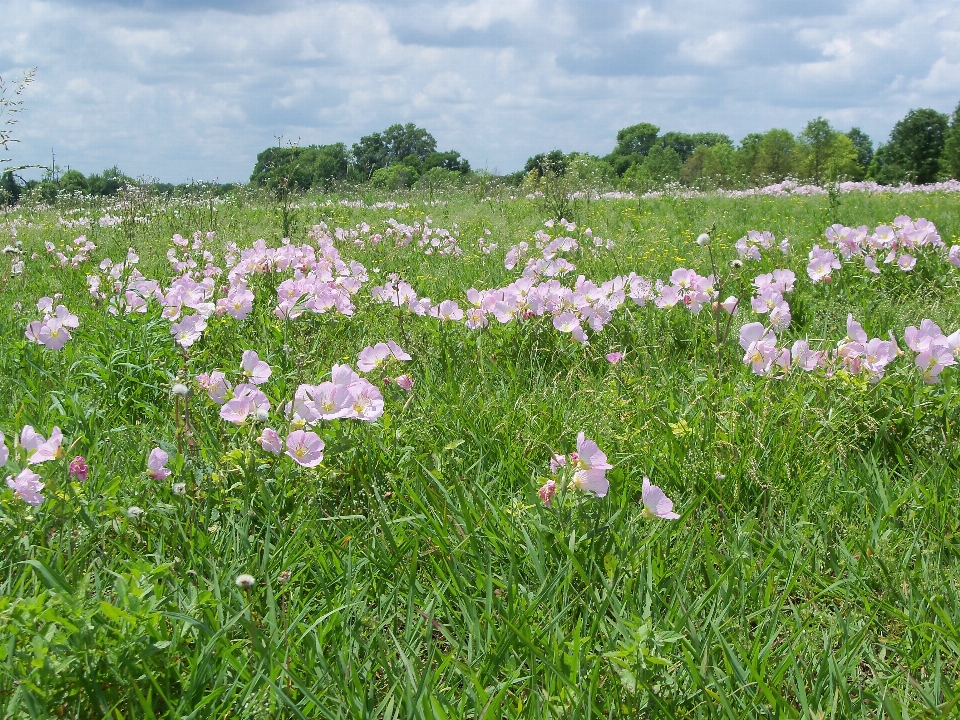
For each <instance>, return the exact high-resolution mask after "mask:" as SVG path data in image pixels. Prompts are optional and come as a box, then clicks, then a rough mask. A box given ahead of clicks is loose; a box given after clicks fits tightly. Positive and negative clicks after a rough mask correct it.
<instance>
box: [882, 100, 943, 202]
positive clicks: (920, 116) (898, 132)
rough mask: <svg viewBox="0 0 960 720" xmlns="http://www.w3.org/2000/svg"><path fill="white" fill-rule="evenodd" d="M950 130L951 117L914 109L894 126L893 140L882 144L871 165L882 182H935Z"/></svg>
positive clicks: (928, 109)
mask: <svg viewBox="0 0 960 720" xmlns="http://www.w3.org/2000/svg"><path fill="white" fill-rule="evenodd" d="M947 129H948V121H947V116H946V115H944V114H943V113H939V112H937V111H936V110H931V109H930V108H921V109H920V110H911V111H910V112H908V113H907V116H906V117H905V118H904V119H903V120H901V121H900V122H898V123H897V124H896V125H894V126H893V131H892V132H891V133H890V141H889V142H888V143H886V144H885V145H883V146H881V148H879V149H878V150H877V153H876V155H875V156H874V159H873V163H872V164H871V166H870V176H871V177H873V178H874V179H875V180H877V181H878V182H886V183H890V182H902V181H903V180H908V181H909V182H913V183H919V184H923V183H931V182H935V181H936V179H937V176H938V174H939V171H940V155H941V154H942V153H943V148H944V144H945V140H946V137H945V136H946V134H947Z"/></svg>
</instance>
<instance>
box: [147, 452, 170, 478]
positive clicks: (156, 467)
mask: <svg viewBox="0 0 960 720" xmlns="http://www.w3.org/2000/svg"><path fill="white" fill-rule="evenodd" d="M169 459H170V456H169V455H167V454H166V453H165V452H164V451H163V450H161V449H160V448H158V447H156V448H154V449H153V450H151V451H150V456H149V457H148V458H147V475H149V476H150V477H152V478H153V479H154V480H164V479H166V478H168V477H170V475H171V470H170V468H168V467H167V460H169Z"/></svg>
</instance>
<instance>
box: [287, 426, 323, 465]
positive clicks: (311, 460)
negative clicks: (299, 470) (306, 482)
mask: <svg viewBox="0 0 960 720" xmlns="http://www.w3.org/2000/svg"><path fill="white" fill-rule="evenodd" d="M286 444H287V455H289V456H290V457H291V458H293V459H294V461H295V462H296V463H297V464H299V465H302V466H303V467H316V466H317V465H319V464H320V463H321V462H323V448H324V442H323V440H321V439H320V436H319V435H317V434H316V433H314V432H306V431H304V430H294V431H293V432H291V433H290V434H289V435H287V442H286Z"/></svg>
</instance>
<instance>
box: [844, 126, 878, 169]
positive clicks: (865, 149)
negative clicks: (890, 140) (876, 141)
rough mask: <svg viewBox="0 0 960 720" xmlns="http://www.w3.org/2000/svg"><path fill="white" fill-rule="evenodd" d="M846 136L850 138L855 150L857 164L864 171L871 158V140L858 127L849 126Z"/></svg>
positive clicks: (868, 165)
mask: <svg viewBox="0 0 960 720" xmlns="http://www.w3.org/2000/svg"><path fill="white" fill-rule="evenodd" d="M847 137H848V138H850V142H852V143H853V147H854V148H856V150H857V164H858V165H859V166H860V168H861V171H862V172H863V173H866V171H867V168H868V167H870V161H871V160H873V141H872V140H871V139H870V136H869V135H867V134H866V133H865V132H864V131H863V130H861V129H860V128H858V127H855V128H850V132H848V133H847Z"/></svg>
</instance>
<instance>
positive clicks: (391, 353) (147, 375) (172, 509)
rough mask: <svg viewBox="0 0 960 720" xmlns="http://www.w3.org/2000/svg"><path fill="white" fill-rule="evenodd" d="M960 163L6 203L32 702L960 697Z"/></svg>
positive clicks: (735, 711) (5, 689) (670, 702)
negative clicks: (637, 192) (916, 185)
mask: <svg viewBox="0 0 960 720" xmlns="http://www.w3.org/2000/svg"><path fill="white" fill-rule="evenodd" d="M956 189H957V188H953V187H947V186H946V185H944V186H942V187H941V186H938V187H934V188H927V189H925V190H924V189H915V190H917V191H915V192H899V193H884V194H879V193H872V192H870V191H869V188H866V187H851V188H846V189H845V190H844V191H843V192H832V193H820V192H813V191H803V192H793V190H795V188H793V187H789V188H786V190H784V189H783V188H780V190H781V191H768V192H755V193H739V194H738V195H737V196H736V197H732V196H731V197H724V196H718V195H712V196H711V195H697V194H690V195H688V196H685V197H684V196H671V195H662V196H649V197H640V198H636V197H627V196H616V197H606V198H604V197H600V196H593V195H589V194H587V195H584V196H582V197H578V198H571V201H570V204H569V205H568V206H567V212H566V213H565V216H563V217H551V216H550V213H549V209H548V207H547V206H545V205H544V204H542V199H541V198H538V197H535V196H533V197H530V198H525V197H510V196H507V195H505V194H502V193H501V194H497V195H494V196H492V197H477V196H475V195H471V194H470V193H468V192H466V191H465V192H463V193H462V194H454V195H450V196H444V197H442V198H441V199H439V200H438V199H436V198H435V197H432V196H431V197H430V198H429V199H428V198H425V197H420V196H416V195H413V196H407V197H402V198H393V199H391V198H374V197H366V198H363V199H358V198H350V199H340V198H330V197H325V196H319V197H315V198H310V197H308V198H301V199H298V201H297V204H296V205H295V206H293V207H288V208H286V209H285V210H284V211H283V212H284V221H285V222H289V220H290V217H291V216H292V217H293V222H292V227H293V228H294V232H292V233H291V237H289V238H282V237H280V232H279V231H278V229H277V227H278V219H277V217H278V215H277V209H276V208H275V207H274V206H272V205H271V204H270V203H269V202H266V201H264V200H262V199H259V198H256V197H253V196H248V195H246V194H243V193H240V194H237V195H234V196H230V197H227V198H222V199H214V198H210V199H208V200H204V201H195V200H176V199H173V200H171V199H160V198H150V197H146V196H137V195H135V194H128V195H126V196H125V197H124V199H122V200H121V201H119V202H117V203H115V204H110V205H103V204H98V203H97V202H94V201H92V200H89V199H88V200H84V199H75V200H73V201H71V203H67V204H63V205H61V206H58V207H38V208H25V207H23V208H15V209H13V210H12V211H10V212H7V213H5V214H3V215H0V232H2V234H3V235H2V238H3V242H4V243H5V244H6V247H5V248H4V250H3V257H2V258H0V368H2V370H0V393H2V395H0V397H3V399H4V408H5V410H4V412H3V413H2V415H0V432H2V435H0V441H2V444H0V461H2V463H3V465H4V468H3V469H4V477H5V478H6V483H5V485H4V486H0V487H2V490H0V538H2V547H3V549H4V552H3V557H2V558H0V588H2V593H0V716H2V717H5V718H7V717H9V718H27V717H29V718H48V717H70V718H90V717H111V718H152V717H170V718H206V717H243V718H272V717H291V718H365V717H385V718H396V717H436V718H481V717H482V718H500V717H538V718H539V717H544V718H546V717H584V718H586V717H681V718H743V717H770V718H793V717H796V718H801V717H803V718H805V717H823V718H827V717H831V718H833V717H835V718H849V717H895V718H905V717H929V718H934V717H950V716H952V715H954V714H955V713H960V681H958V677H960V503H958V488H960V449H958V445H957V437H958V427H957V424H958V421H960V393H958V377H960V368H958V367H955V366H956V365H957V363H958V360H960V299H958V290H960V239H958V234H960V196H958V195H957V194H956ZM921 190H922V191H921Z"/></svg>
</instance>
